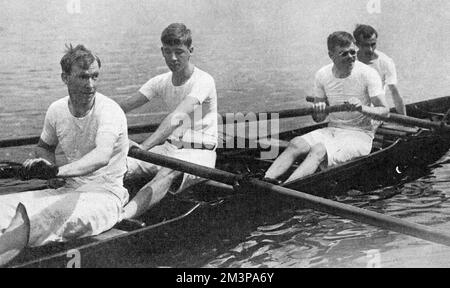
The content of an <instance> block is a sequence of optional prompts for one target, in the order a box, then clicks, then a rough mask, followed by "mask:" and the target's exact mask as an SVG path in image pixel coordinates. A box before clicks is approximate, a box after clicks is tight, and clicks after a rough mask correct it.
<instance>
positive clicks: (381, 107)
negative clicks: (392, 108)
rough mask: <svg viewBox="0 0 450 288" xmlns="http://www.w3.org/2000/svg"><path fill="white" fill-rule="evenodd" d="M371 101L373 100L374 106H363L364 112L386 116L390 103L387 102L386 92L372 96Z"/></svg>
mask: <svg viewBox="0 0 450 288" xmlns="http://www.w3.org/2000/svg"><path fill="white" fill-rule="evenodd" d="M370 101H371V102H372V104H373V106H366V105H363V106H362V110H361V111H362V112H363V113H364V112H367V113H369V114H377V115H381V116H385V115H387V114H388V113H389V108H388V104H387V102H386V98H385V97H384V94H380V95H377V96H374V97H370Z"/></svg>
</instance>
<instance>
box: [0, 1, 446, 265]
mask: <svg viewBox="0 0 450 288" xmlns="http://www.w3.org/2000/svg"><path fill="white" fill-rule="evenodd" d="M66 4H67V2H66V1H61V0H42V1H32V0H16V1H9V0H7V1H2V2H1V3H0V56H1V57H0V79H1V80H0V88H1V91H2V93H0V120H1V125H0V136H1V137H3V138H8V137H12V136H24V135H35V134H38V133H39V132H40V129H41V126H42V122H43V117H44V112H45V110H46V108H47V107H48V105H49V104H50V103H51V102H52V101H54V100H56V99H58V98H60V97H62V96H64V95H65V94H66V91H65V87H64V86H63V84H62V82H61V80H60V76H59V74H60V68H59V66H58V65H59V64H58V63H59V59H60V57H61V56H62V52H63V49H64V44H65V43H69V42H72V43H84V44H86V45H87V46H88V47H90V48H92V49H93V50H94V51H96V52H97V53H98V55H99V56H100V58H101V59H102V61H103V68H102V75H101V83H100V91H101V92H102V93H104V94H106V95H110V96H111V97H112V98H114V99H116V100H120V99H123V98H124V97H127V96H128V95H132V94H133V93H135V92H136V90H137V89H138V88H139V87H140V85H142V84H143V83H144V82H145V81H146V80H147V79H149V78H150V77H151V76H153V75H155V74H157V73H161V72H164V71H166V68H165V65H164V62H163V59H162V57H160V51H159V42H158V38H159V34H160V32H161V30H162V29H163V28H164V27H165V26H166V25H167V24H169V23H171V22H175V21H182V22H185V23H187V24H188V26H189V27H191V28H192V30H193V34H194V46H195V53H194V56H193V57H194V59H193V60H194V62H195V63H196V64H197V65H198V66H199V67H200V68H202V69H204V70H206V71H208V72H209V73H211V74H212V75H213V76H214V78H215V79H216V84H217V88H218V96H219V110H220V111H223V112H225V111H239V110H245V111H251V110H253V111H263V110H266V109H269V110H276V109H283V108H292V107H295V106H297V105H301V104H302V103H304V96H305V95H307V94H309V93H310V90H311V83H312V79H313V76H314V72H315V71H317V70H318V69H319V68H320V67H321V66H322V65H324V64H326V63H328V62H329V59H328V58H327V54H326V47H325V38H326V36H327V35H328V34H329V33H330V32H332V31H334V30H342V29H343V30H352V29H353V27H354V25H355V24H356V23H369V24H372V25H374V26H375V27H377V28H378V30H379V32H380V43H379V48H380V49H381V50H383V51H385V52H386V53H388V54H389V55H390V56H392V57H393V58H394V60H395V61H396V64H397V69H398V74H399V79H400V83H399V86H400V90H401V92H402V94H403V95H404V97H405V99H406V102H413V101H416V100H421V99H428V98H433V97H438V96H444V95H447V94H448V91H450V74H449V73H447V71H448V63H450V55H449V53H447V50H448V49H447V47H448V46H449V44H450V42H449V41H450V39H449V38H448V37H443V36H442V35H443V34H442V33H443V31H448V30H449V28H450V22H449V19H450V14H449V13H450V2H449V1H445V0H439V1H436V0H427V1H413V0H404V1H393V0H392V1H388V0H381V1H380V4H381V11H380V12H381V13H379V14H378V13H375V14H369V13H368V11H367V9H366V4H367V1H362V0H350V1H325V0H322V1H306V0H305V1H303V0H301V1H289V0H283V1H278V0H277V1H275V0H274V1H264V2H263V3H260V2H259V1H250V0H248V1H245V0H244V1H242V0H239V1H237V0H232V1H221V0H200V1H188V0H185V1H184V0H181V1H175V0H171V1H166V0H164V1H163V0H154V1H139V0H137V1H133V4H130V2H129V1H125V0H116V1H111V0H109V1H107V0H98V1H87V0H80V4H81V13H80V14H77V13H75V14H71V13H69V11H68V10H67V7H66ZM161 111H165V107H164V106H163V105H162V104H161V103H156V104H155V105H148V106H147V107H144V108H142V109H139V110H137V111H135V112H134V113H133V114H130V115H129V116H128V119H129V122H130V123H132V124H134V123H143V122H146V121H147V122H154V121H158V120H160V119H161V117H162V116H163V115H164V114H163V113H161ZM29 152H30V149H29V148H14V149H8V150H6V149H3V150H2V151H0V155H1V156H2V159H11V160H18V161H21V160H23V159H25V158H26V157H27V155H28V153H29ZM440 162H442V163H441V164H437V165H435V166H434V167H432V169H431V170H430V173H429V175H427V176H424V177H423V178H421V179H418V180H416V181H414V182H411V183H408V184H405V185H403V186H401V187H388V188H386V189H383V190H382V191H372V192H371V193H370V194H368V195H359V194H358V193H357V192H356V193H353V192H355V191H350V192H349V195H351V196H348V197H341V198H340V199H339V200H341V201H344V202H348V203H352V204H353V205H359V206H364V207H367V208H371V209H374V210H375V211H378V212H382V213H387V214H389V215H392V216H395V217H400V218H402V219H405V220H408V221H411V222H415V223H421V224H425V225H432V226H433V227H438V228H442V229H445V230H450V227H449V226H450V224H447V223H448V221H447V220H448V214H449V213H450V207H449V201H448V200H447V199H448V197H449V196H448V195H450V187H449V186H450V176H449V175H450V171H449V170H450V164H449V163H450V155H446V156H444V157H443V158H442V159H441V161H440ZM276 220H277V221H268V223H270V224H268V225H264V224H263V225H261V226H259V227H254V229H250V228H249V231H247V230H245V229H243V228H242V229H241V231H240V232H241V233H237V235H239V236H236V237H235V238H233V239H224V240H223V241H222V240H217V241H215V242H214V241H213V243H212V244H211V243H209V244H210V245H206V246H200V248H199V251H197V252H196V253H193V252H192V251H187V250H183V249H181V250H179V251H177V254H176V255H175V256H174V257H173V258H174V259H175V260H174V261H175V262H170V263H165V262H164V261H163V262H161V263H162V264H160V265H163V266H164V265H168V266H206V267H238V266H239V267H366V266H377V265H378V264H380V265H381V266H382V267H390V266H394V267H399V266H439V267H442V266H447V267H448V266H450V260H447V259H450V257H448V256H449V249H448V248H445V247H443V246H441V245H434V244H430V243H428V242H426V241H422V240H416V239H414V238H411V237H408V236H402V235H399V234H396V233H393V232H387V231H384V230H380V229H377V228H374V227H371V226H366V225H362V224H360V223H357V222H353V221H348V220H344V219H341V218H338V217H334V216H330V215H326V214H322V213H317V212H313V211H311V210H303V209H288V208H286V209H285V210H283V211H280V213H279V214H278V215H277V217H276ZM278 220H279V221H278ZM273 222H275V223H273ZM211 245H212V246H213V247H211ZM418 255H420V257H418ZM378 260H380V261H378ZM374 261H375V262H374ZM143 263H145V261H143ZM143 263H137V264H136V265H139V266H142V265H144V266H145V264H143ZM374 263H375V264H374Z"/></svg>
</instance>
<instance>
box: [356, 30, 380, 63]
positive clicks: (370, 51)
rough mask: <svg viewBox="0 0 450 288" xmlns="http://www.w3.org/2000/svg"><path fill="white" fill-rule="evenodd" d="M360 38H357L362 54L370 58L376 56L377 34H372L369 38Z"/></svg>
mask: <svg viewBox="0 0 450 288" xmlns="http://www.w3.org/2000/svg"><path fill="white" fill-rule="evenodd" d="M359 38H360V39H358V40H357V42H356V45H357V46H358V48H359V50H360V51H359V53H360V55H363V56H364V57H367V58H369V59H371V58H374V57H375V49H377V36H376V35H375V34H373V35H372V37H370V38H369V39H362V37H359Z"/></svg>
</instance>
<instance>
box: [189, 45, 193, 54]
mask: <svg viewBox="0 0 450 288" xmlns="http://www.w3.org/2000/svg"><path fill="white" fill-rule="evenodd" d="M193 52H194V46H191V48H189V53H191V54H192V53H193Z"/></svg>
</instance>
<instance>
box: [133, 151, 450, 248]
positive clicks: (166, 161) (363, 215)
mask: <svg viewBox="0 0 450 288" xmlns="http://www.w3.org/2000/svg"><path fill="white" fill-rule="evenodd" d="M129 156H131V157H134V158H137V159H139V160H142V161H146V162H151V163H153V164H156V165H160V166H164V167H168V168H171V169H174V170H177V171H181V172H184V173H188V174H192V175H196V176H199V177H202V178H205V179H210V180H214V181H216V182H220V183H224V184H227V185H232V186H235V185H236V184H239V185H241V186H244V187H248V188H254V189H257V190H260V191H261V192H262V191H264V192H269V193H279V194H282V195H286V196H289V197H293V198H297V199H298V200H300V201H301V202H302V204H304V205H305V206H306V207H308V208H311V209H314V210H318V211H321V212H325V213H329V214H333V215H337V216H341V217H344V218H347V219H352V220H355V221H359V222H362V223H366V224H370V225H373V226H377V227H380V228H383V229H387V230H392V231H395V232H398V233H402V234H407V235H410V236H414V237H417V238H420V239H424V240H427V241H431V242H435V243H440V244H444V245H447V246H450V234H449V233H447V232H446V231H440V230H437V229H432V228H430V227H427V226H424V225H420V224H415V223H410V222H407V221H404V220H401V219H397V218H394V217H391V216H388V215H383V214H380V213H376V212H373V211H369V210H365V209H361V208H357V207H354V206H351V205H348V204H343V203H339V202H336V201H332V200H329V199H325V198H321V197H317V196H313V195H310V194H306V193H303V192H300V191H295V190H292V189H288V188H285V187H281V186H277V185H273V184H270V183H267V182H264V181H260V180H257V179H253V178H243V177H242V176H239V175H236V174H233V173H230V172H226V171H222V170H218V169H213V168H208V167H205V166H201V165H196V164H193V163H190V162H186V161H181V160H178V159H174V158H171V157H167V156H163V155H159V154H155V153H151V152H147V151H143V150H141V149H139V148H137V147H133V148H131V149H130V152H129Z"/></svg>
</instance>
